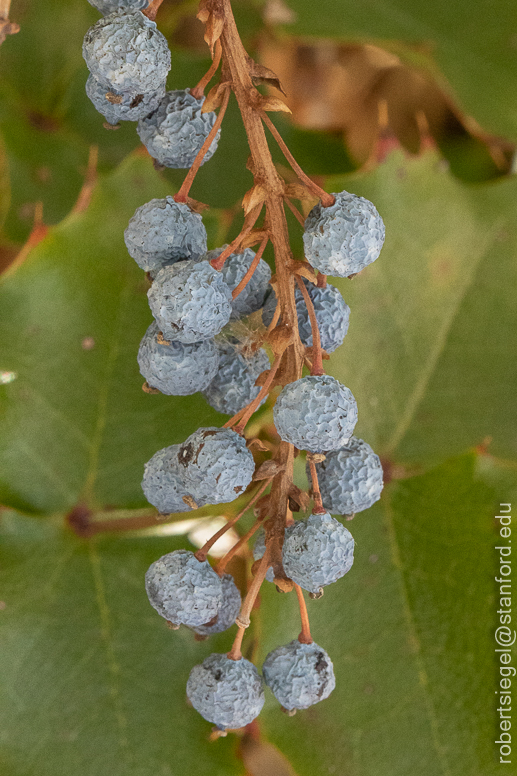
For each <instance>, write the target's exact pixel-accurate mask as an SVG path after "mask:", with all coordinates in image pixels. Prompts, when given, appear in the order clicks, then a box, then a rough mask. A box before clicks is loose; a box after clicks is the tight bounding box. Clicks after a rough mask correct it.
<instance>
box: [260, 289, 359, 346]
mask: <svg viewBox="0 0 517 776" xmlns="http://www.w3.org/2000/svg"><path fill="white" fill-rule="evenodd" d="M303 282H304V284H305V287H306V289H307V291H308V292H309V296H310V298H311V301H312V304H313V306H314V313H315V315H316V322H317V324H318V329H319V333H320V340H321V347H322V348H323V350H326V351H327V353H333V352H334V350H336V348H338V347H339V346H340V345H341V344H342V343H343V340H344V338H345V335H346V333H347V331H348V322H349V317H350V308H349V306H348V305H347V304H346V302H345V300H344V299H343V297H342V296H341V294H340V293H339V291H338V289H337V288H336V287H335V286H332V285H331V284H330V283H327V285H326V286H325V288H319V287H318V286H315V285H314V283H311V282H310V281H309V280H306V279H305V278H304V279H303ZM294 300H295V303H296V312H297V316H298V331H299V332H300V339H301V341H302V342H303V344H304V345H307V347H311V346H312V326H311V322H310V319H309V313H308V311H307V305H306V304H305V299H304V298H303V294H302V292H301V291H300V289H299V288H298V287H297V286H295V289H294ZM276 302H277V300H276V294H275V292H274V291H273V289H271V292H270V293H269V295H268V296H267V298H266V301H265V304H264V309H263V310H262V321H263V323H264V326H269V324H270V323H271V321H272V320H273V316H274V314H275V310H276Z"/></svg>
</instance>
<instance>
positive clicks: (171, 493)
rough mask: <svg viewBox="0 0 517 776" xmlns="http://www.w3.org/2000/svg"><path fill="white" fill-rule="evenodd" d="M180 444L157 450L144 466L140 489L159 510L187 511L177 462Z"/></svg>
mask: <svg viewBox="0 0 517 776" xmlns="http://www.w3.org/2000/svg"><path fill="white" fill-rule="evenodd" d="M179 449H180V445H171V446H170V447H164V448H163V450H158V452H157V453H155V454H154V455H153V457H152V458H151V459H150V460H149V461H147V463H146V464H145V468H144V479H143V480H142V490H143V491H144V495H145V497H146V499H147V500H148V502H149V503H150V504H152V505H153V507H156V509H157V510H158V511H159V512H162V513H163V514H169V513H171V512H189V511H190V510H191V509H192V507H189V506H188V505H187V504H186V503H185V502H184V501H183V496H186V495H187V491H186V490H185V486H184V484H183V471H182V469H181V468H180V466H179V464H178V452H179Z"/></svg>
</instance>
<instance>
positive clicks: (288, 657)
mask: <svg viewBox="0 0 517 776" xmlns="http://www.w3.org/2000/svg"><path fill="white" fill-rule="evenodd" d="M262 673H263V675H264V682H265V683H266V684H267V686H268V687H270V688H271V691H272V692H273V695H274V696H275V698H276V699H277V701H278V702H279V703H281V705H282V706H283V707H284V709H287V710H288V711H292V710H293V709H308V708H309V706H313V705H314V704H315V703H318V702H319V701H323V700H325V698H328V697H329V695H330V693H331V692H332V690H333V689H334V688H335V686H336V679H335V676H334V666H333V665H332V660H331V659H330V657H329V656H328V654H327V652H325V650H324V649H322V648H321V647H320V646H318V644H315V643H314V642H313V643H312V644H301V643H300V642H299V641H298V640H297V639H296V640H295V641H291V642H290V643H289V644H286V645H285V646H283V647H277V648H276V649H274V650H273V651H272V652H270V653H269V655H268V656H267V657H266V659H265V661H264V665H263V666H262Z"/></svg>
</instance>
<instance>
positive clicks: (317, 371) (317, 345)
mask: <svg viewBox="0 0 517 776" xmlns="http://www.w3.org/2000/svg"><path fill="white" fill-rule="evenodd" d="M296 282H297V284H298V288H299V289H300V291H301V292H302V295H303V298H304V301H305V305H306V307H307V312H308V314H309V320H310V322H311V333H312V369H311V374H313V375H324V374H325V371H324V369H323V356H322V353H321V338H320V330H319V328H318V321H317V320H316V313H315V311H314V305H313V303H312V299H311V297H310V295H309V292H308V291H307V288H306V287H305V283H304V282H303V280H302V279H301V277H300V276H299V275H297V276H296Z"/></svg>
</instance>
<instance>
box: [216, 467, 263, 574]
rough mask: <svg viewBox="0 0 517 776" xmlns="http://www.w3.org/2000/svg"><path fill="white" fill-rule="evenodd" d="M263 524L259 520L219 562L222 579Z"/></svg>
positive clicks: (218, 569)
mask: <svg viewBox="0 0 517 776" xmlns="http://www.w3.org/2000/svg"><path fill="white" fill-rule="evenodd" d="M270 482H271V480H268V483H267V484H268V485H269V483H270ZM263 522H264V520H263V519H262V520H257V522H256V523H254V524H253V525H252V526H251V528H250V529H249V531H247V532H246V533H245V534H243V536H241V538H240V539H239V541H238V542H235V544H234V545H233V547H232V548H231V549H230V550H228V552H227V553H226V555H225V556H224V558H221V560H220V561H219V563H218V564H217V566H216V567H215V570H216V572H217V573H218V574H219V576H220V577H222V575H223V574H224V571H225V569H226V567H227V565H228V563H229V562H230V561H231V559H232V558H233V557H235V555H236V554H237V553H238V552H239V550H240V549H242V547H245V546H246V545H247V544H248V542H249V540H250V539H251V537H252V536H254V535H255V534H256V533H257V531H258V529H259V528H260V527H261V525H262V524H263Z"/></svg>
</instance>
